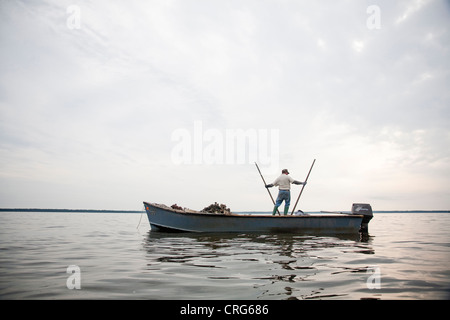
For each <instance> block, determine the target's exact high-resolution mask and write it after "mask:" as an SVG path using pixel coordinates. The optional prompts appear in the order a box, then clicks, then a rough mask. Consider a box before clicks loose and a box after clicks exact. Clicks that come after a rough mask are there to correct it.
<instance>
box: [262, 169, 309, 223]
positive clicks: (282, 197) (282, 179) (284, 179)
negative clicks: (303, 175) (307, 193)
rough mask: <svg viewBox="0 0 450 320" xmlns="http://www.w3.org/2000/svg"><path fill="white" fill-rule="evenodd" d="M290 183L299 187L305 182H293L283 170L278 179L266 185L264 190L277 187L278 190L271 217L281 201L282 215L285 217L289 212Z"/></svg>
mask: <svg viewBox="0 0 450 320" xmlns="http://www.w3.org/2000/svg"><path fill="white" fill-rule="evenodd" d="M291 183H293V184H299V185H302V184H306V182H300V181H297V180H294V179H293V178H292V177H290V176H289V171H288V169H283V170H282V171H281V175H280V176H279V177H278V178H276V179H275V181H274V182H273V183H270V184H267V185H266V188H272V187H273V186H278V189H279V192H278V197H277V201H276V202H275V207H273V212H272V215H275V213H276V212H277V210H278V207H279V206H280V205H281V203H282V202H283V201H284V215H287V213H288V211H289V205H290V204H291Z"/></svg>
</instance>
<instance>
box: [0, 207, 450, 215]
mask: <svg viewBox="0 0 450 320" xmlns="http://www.w3.org/2000/svg"><path fill="white" fill-rule="evenodd" d="M0 212H80V213H83V212H86V213H87V212H92V213H142V212H144V210H106V209H105V210H96V209H39V208H0ZM255 212H258V213H259V212H260V211H255ZM236 213H249V211H238V212H236ZM310 213H320V211H317V212H316V211H311V212H310ZM373 213H375V214H376V213H450V210H380V211H374V212H373Z"/></svg>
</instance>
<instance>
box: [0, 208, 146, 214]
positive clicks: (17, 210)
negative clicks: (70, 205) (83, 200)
mask: <svg viewBox="0 0 450 320" xmlns="http://www.w3.org/2000/svg"><path fill="white" fill-rule="evenodd" d="M143 211H144V210H140V211H138V210H94V209H39V208H27V209H20V208H0V212H99V213H141V212H143Z"/></svg>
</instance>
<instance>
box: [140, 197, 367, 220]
mask: <svg viewBox="0 0 450 320" xmlns="http://www.w3.org/2000/svg"><path fill="white" fill-rule="evenodd" d="M144 205H145V206H146V211H147V205H148V206H151V207H154V208H157V209H159V210H163V211H167V212H171V213H177V214H180V215H195V216H202V217H213V218H214V217H215V218H218V217H235V218H239V219H242V218H268V219H279V218H283V219H284V218H289V219H292V218H300V219H304V218H364V215H361V214H345V213H344V214H343V213H339V212H336V213H335V214H320V215H310V214H305V215H281V216H277V215H270V214H267V215H265V214H236V213H230V214H223V213H207V212H205V213H204V212H200V211H195V210H191V209H189V210H191V211H181V210H177V209H173V208H170V207H167V206H165V205H160V204H155V203H149V202H145V201H144ZM163 206H164V207H163ZM147 213H148V211H147ZM150 214H151V213H150Z"/></svg>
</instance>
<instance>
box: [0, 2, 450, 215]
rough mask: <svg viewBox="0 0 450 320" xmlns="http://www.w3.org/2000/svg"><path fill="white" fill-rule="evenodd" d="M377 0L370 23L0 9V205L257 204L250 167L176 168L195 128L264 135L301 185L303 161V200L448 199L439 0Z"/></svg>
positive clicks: (289, 11) (210, 6) (244, 9)
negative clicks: (178, 144)
mask: <svg viewBox="0 0 450 320" xmlns="http://www.w3.org/2000/svg"><path fill="white" fill-rule="evenodd" d="M73 5H75V6H78V8H79V9H80V10H79V13H80V16H79V22H80V25H79V28H78V27H77V26H76V27H75V28H69V27H68V22H70V21H72V20H70V21H69V20H68V19H70V18H71V14H74V11H70V10H69V12H68V11H67V9H68V7H69V6H73ZM376 5H377V6H378V7H379V12H380V28H376V29H370V28H368V27H367V19H368V18H369V17H370V13H368V12H367V6H368V5H367V4H365V3H362V2H358V3H353V4H351V3H347V2H336V1H332V2H329V1H327V2H326V3H325V4H324V2H311V3H309V2H299V1H268V2H264V3H261V2H259V1H245V2H234V1H231V2H230V1H227V2H211V1H201V0H199V1H189V2H186V1H164V2H159V1H149V2H140V1H129V2H127V3H126V4H123V3H120V2H111V1H95V2H87V1H78V2H76V3H73V2H71V1H63V2H61V1H45V2H37V1H27V2H20V1H18V2H2V4H1V5H0V6H1V8H0V9H1V10H0V21H1V22H0V23H1V27H0V44H1V46H2V50H1V52H0V70H1V73H0V74H1V75H0V155H1V160H0V186H1V192H0V202H1V203H3V206H18V207H21V206H47V207H52V206H63V207H64V206H67V207H95V208H100V209H103V208H105V207H108V208H110V207H112V208H124V209H127V208H130V207H132V208H135V204H136V203H137V204H138V206H139V203H140V201H142V200H145V199H147V200H148V197H151V198H152V199H153V200H152V201H156V202H158V201H160V202H178V203H179V204H181V205H182V202H184V203H185V204H186V205H190V206H193V207H197V208H198V207H200V206H202V205H203V204H204V202H205V201H206V202H208V201H209V199H211V201H218V202H221V200H220V199H218V198H220V197H223V198H225V199H227V201H228V202H229V203H232V204H233V206H231V207H232V208H233V207H234V208H238V209H239V210H261V209H266V207H267V206H266V205H267V203H266V200H267V199H266V197H267V192H266V191H265V190H261V189H260V188H259V187H260V181H259V179H260V177H259V176H258V175H255V172H254V171H255V168H253V164H252V163H247V164H244V165H242V164H234V165H233V164H231V165H230V164H228V165H224V164H222V165H219V164H212V165H211V164H209V165H207V164H200V165H186V164H185V165H183V164H181V165H177V164H175V163H173V161H172V160H171V153H172V151H173V148H174V146H175V143H174V141H172V140H171V137H172V134H173V132H175V131H176V130H178V129H183V130H187V131H188V132H192V130H193V127H194V124H195V123H196V121H197V122H198V121H201V122H202V123H203V127H204V128H205V130H208V129H211V130H215V132H219V133H220V134H223V135H224V134H225V133H226V130H238V129H242V130H249V129H250V130H256V131H255V132H258V131H257V130H266V131H270V130H272V129H276V130H278V131H279V137H280V143H279V145H280V153H279V159H277V160H279V163H280V166H282V167H289V168H290V169H291V168H293V169H291V170H292V172H293V173H292V174H293V175H294V173H295V175H296V177H299V178H301V176H302V175H303V172H304V173H305V174H306V171H307V169H308V168H309V165H310V163H311V161H312V159H314V158H317V159H318V161H317V165H316V167H317V168H315V169H314V172H313V176H312V177H311V178H314V180H312V181H311V184H310V185H308V191H309V192H310V193H309V194H310V195H309V196H308V197H305V198H304V200H303V201H305V202H304V205H305V208H309V209H311V210H317V209H330V210H340V209H345V208H346V207H348V206H350V204H351V202H352V201H356V198H357V199H358V200H357V201H366V200H365V199H367V201H372V200H373V202H374V207H375V208H379V209H381V208H383V209H390V208H396V209H398V208H400V209H405V208H415V209H427V208H429V207H430V206H431V205H433V207H434V208H444V209H445V208H446V207H448V205H449V202H448V200H447V199H449V198H450V197H446V196H445V195H448V193H446V191H445V187H444V180H445V179H444V178H443V177H447V176H448V173H449V166H448V163H449V162H448V159H449V157H450V154H449V152H448V151H447V149H448V148H447V146H448V143H449V132H448V128H449V119H450V117H449V111H450V108H449V105H450V104H449V101H450V97H449V93H448V90H447V87H448V83H449V70H450V65H449V62H448V58H447V57H448V52H449V48H450V43H449V39H450V37H448V29H449V28H448V21H449V20H448V16H449V7H448V4H446V3H445V2H444V1H414V2H411V1H406V2H401V1H399V2H395V3H391V2H389V1H381V2H378V4H376ZM371 12H372V11H371ZM280 169H281V168H280ZM256 173H257V172H256ZM271 175H272V174H271ZM271 175H270V177H268V179H269V178H270V179H271V178H274V177H273V176H271ZM209 177H214V178H213V179H210V178H209ZM314 183H317V185H316V186H314ZM39 185H41V186H44V187H42V188H40V189H41V192H42V194H40V195H36V194H35V192H34V191H35V190H36V188H37V187H38V186H39ZM186 189H189V191H187V190H186ZM424 189H426V190H424ZM196 191H198V192H199V193H200V194H201V196H199V195H198V194H197V192H196ZM18 193H20V194H21V196H20V197H19V196H18ZM54 194H57V195H58V197H54V196H52V195H54ZM93 194H95V195H96V196H93ZM396 194H400V195H401V197H400V196H399V197H395V196H393V195H396ZM424 194H426V199H423V197H422V195H424ZM305 195H306V194H305ZM158 199H161V200H158ZM206 199H208V200H206ZM212 199H214V200H212ZM247 199H251V200H247ZM324 199H329V200H327V201H326V205H325V204H324ZM396 199H401V200H399V201H396ZM422 201H423V202H422ZM262 203H264V205H262ZM207 204H209V203H206V204H205V205H207ZM269 206H270V203H269ZM324 206H326V208H325V207H324ZM269 209H270V208H269Z"/></svg>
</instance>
